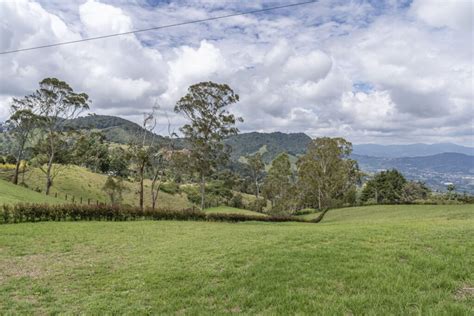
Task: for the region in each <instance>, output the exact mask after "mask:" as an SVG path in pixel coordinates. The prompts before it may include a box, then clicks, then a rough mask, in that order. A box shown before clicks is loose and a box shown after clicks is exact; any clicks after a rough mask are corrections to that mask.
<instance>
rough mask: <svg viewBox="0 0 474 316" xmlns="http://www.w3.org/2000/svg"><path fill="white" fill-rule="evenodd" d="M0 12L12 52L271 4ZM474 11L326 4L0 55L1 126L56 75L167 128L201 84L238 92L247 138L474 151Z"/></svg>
mask: <svg viewBox="0 0 474 316" xmlns="http://www.w3.org/2000/svg"><path fill="white" fill-rule="evenodd" d="M38 1H40V2H36V1H34V0H18V1H3V2H0V17H1V22H0V48H1V50H2V51H5V50H11V49H17V48H22V47H30V46H36V45H42V44H44V43H54V42H60V41H67V40H75V39H80V38H84V37H93V36H100V35H106V34H111V33H117V32H127V31H130V30H133V29H137V28H146V27H150V26H156V25H165V24H169V23H176V22H181V21H188V20H191V19H203V18H207V17H212V16H216V15H222V14H229V13H233V12H235V11H243V10H251V9H256V8H262V7H265V6H268V4H267V3H266V2H260V1H255V2H248V3H247V2H230V3H229V2H225V5H224V3H223V2H221V1H199V2H196V1H182V2H179V3H175V2H171V3H167V2H163V3H159V4H158V5H156V6H152V5H150V3H148V2H147V1H134V2H116V1H108V0H87V1H85V2H82V3H76V2H67V3H65V2H63V1H56V0H54V1H42V0H38ZM472 12H473V11H472V3H471V2H470V1H438V0H431V1H427V0H415V1H413V2H412V3H411V4H409V5H407V4H406V3H404V2H397V1H386V2H383V3H374V2H369V1H358V2H352V1H351V2H347V1H329V0H322V1H320V2H317V3H315V4H311V5H307V6H302V7H294V8H291V9H287V10H279V11H274V12H271V13H266V14H259V15H249V16H241V17H234V18H230V19H224V20H216V21H213V22H210V23H200V24H193V25H189V26H185V27H184V26H183V27H176V28H173V29H167V30H163V31H159V32H148V33H141V34H137V35H126V36H123V37H117V38H109V39H104V40H100V41H91V42H85V43H82V44H77V45H67V46H62V47H57V48H51V49H45V50H37V51H31V52H24V53H18V54H13V55H3V56H0V67H1V74H0V119H5V118H6V116H7V115H8V103H9V100H10V98H11V97H12V96H21V95H25V94H27V93H30V92H32V91H33V90H34V89H35V88H36V86H37V83H38V81H40V80H41V79H42V78H44V77H49V76H56V77H58V78H61V79H63V80H66V81H67V82H69V83H70V84H71V85H72V86H73V87H74V88H75V89H76V90H78V91H85V92H87V93H88V94H90V96H91V98H92V101H93V105H92V110H93V111H95V112H97V113H104V114H112V115H120V116H122V117H125V118H129V119H132V120H139V119H140V117H141V113H142V112H144V111H147V110H149V109H150V108H151V106H152V105H153V104H156V103H159V104H160V105H161V114H162V115H163V117H162V122H163V123H166V121H167V120H168V119H171V121H172V122H173V123H174V124H175V125H179V124H181V123H182V120H181V118H180V117H179V116H176V115H175V114H174V113H173V111H172V108H173V106H174V104H175V102H176V101H177V100H178V99H179V98H180V97H181V96H182V95H183V94H184V93H185V92H186V89H187V87H188V86H189V85H191V84H193V83H196V82H199V81H207V80H213V81H217V82H226V83H229V84H230V86H231V87H232V88H233V89H234V90H235V91H236V92H237V93H239V95H240V97H241V102H239V104H237V105H236V106H235V107H234V109H233V111H234V112H236V113H237V114H238V115H241V116H243V117H244V118H245V123H244V124H243V125H241V126H240V128H241V130H243V131H251V130H259V131H275V130H281V131H285V132H296V131H302V132H306V133H309V134H310V135H312V136H321V135H330V136H336V135H339V136H344V137H347V138H348V139H349V140H351V141H354V142H367V141H370V142H419V141H431V142H433V141H454V142H459V143H466V144H472V134H473V133H472V124H473V120H472V114H471V112H472V107H473V101H472V100H473V99H474V96H473V88H472V87H473V86H472V78H473V77H472V56H473V46H472Z"/></svg>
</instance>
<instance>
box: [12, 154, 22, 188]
mask: <svg viewBox="0 0 474 316" xmlns="http://www.w3.org/2000/svg"><path fill="white" fill-rule="evenodd" d="M19 173H20V158H17V161H16V165H15V174H14V175H13V184H18V174H19Z"/></svg>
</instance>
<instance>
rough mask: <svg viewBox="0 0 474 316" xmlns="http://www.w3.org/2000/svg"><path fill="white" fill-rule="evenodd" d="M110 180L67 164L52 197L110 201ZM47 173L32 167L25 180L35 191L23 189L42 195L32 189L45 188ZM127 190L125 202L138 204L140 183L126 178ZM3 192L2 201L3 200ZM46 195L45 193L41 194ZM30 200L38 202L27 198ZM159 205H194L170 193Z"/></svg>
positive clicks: (174, 206)
mask: <svg viewBox="0 0 474 316" xmlns="http://www.w3.org/2000/svg"><path fill="white" fill-rule="evenodd" d="M106 179H107V176H106V175H104V174H99V173H94V172H91V171H89V170H88V169H86V168H82V167H78V166H73V165H71V166H67V167H65V168H64V170H63V171H62V173H61V176H58V177H57V178H56V179H55V181H54V184H53V187H52V188H51V194H50V195H51V196H54V195H55V194H56V193H58V195H59V196H58V198H59V199H60V200H61V202H62V203H64V201H65V195H66V194H67V195H68V201H71V199H72V196H74V197H75V201H76V202H78V201H80V198H81V197H82V199H83V203H87V201H88V199H90V200H91V203H96V201H99V202H101V203H108V202H109V199H108V197H107V195H106V194H105V192H104V191H103V190H102V187H103V185H104V183H105V181H106ZM44 181H45V180H44V175H43V173H42V172H41V171H40V170H39V169H35V168H31V169H30V171H28V172H27V174H26V175H25V183H26V184H27V185H28V187H29V188H30V189H32V190H28V189H24V190H26V191H27V192H31V193H34V194H35V195H41V194H39V193H36V192H33V190H42V189H43V188H44ZM124 185H125V187H126V190H125V191H124V192H123V203H124V204H130V205H137V203H138V202H137V201H138V197H137V184H136V183H132V182H129V181H124ZM145 190H146V191H147V192H148V190H150V182H149V181H146V182H145ZM1 196H2V195H1V193H0V203H1V201H2V200H1V199H2V197H1ZM41 196H44V195H41ZM145 198H146V199H145V204H146V205H151V201H150V197H149V194H147V195H145ZM28 201H29V202H35V201H33V200H31V201H30V200H28ZM158 207H161V208H168V209H185V208H188V207H191V204H190V203H189V202H188V199H187V197H186V196H185V195H184V194H174V195H172V194H168V193H166V192H160V193H159V196H158Z"/></svg>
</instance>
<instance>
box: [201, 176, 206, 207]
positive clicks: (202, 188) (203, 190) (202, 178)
mask: <svg viewBox="0 0 474 316" xmlns="http://www.w3.org/2000/svg"><path fill="white" fill-rule="evenodd" d="M205 191H206V182H205V181H204V174H202V173H201V211H203V210H204V195H205Z"/></svg>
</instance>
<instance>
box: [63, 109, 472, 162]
mask: <svg viewBox="0 0 474 316" xmlns="http://www.w3.org/2000/svg"><path fill="white" fill-rule="evenodd" d="M68 125H70V126H72V127H75V128H79V129H97V130H100V131H102V132H103V133H104V134H105V136H106V138H107V140H108V141H111V142H115V143H120V144H127V143H129V142H130V140H131V139H133V138H134V137H136V135H138V134H140V131H141V130H142V127H141V126H140V125H138V124H136V123H134V122H131V121H129V120H126V119H123V118H120V117H117V116H109V115H88V116H84V117H79V118H76V119H74V120H71V121H70V122H69V123H68ZM150 136H151V133H150ZM158 137H160V138H161V136H158ZM310 142H311V137H309V136H308V135H306V134H304V133H289V134H288V133H282V132H273V133H259V132H250V133H241V134H239V135H236V136H232V137H230V138H229V139H227V141H226V143H227V144H229V145H230V146H231V147H232V148H233V153H232V157H233V158H235V159H238V158H239V157H241V156H245V155H248V154H253V153H255V152H257V151H261V152H262V154H263V156H264V159H265V160H266V161H271V160H272V159H273V158H275V156H276V155H278V154H279V153H281V152H287V153H289V154H290V155H294V156H297V155H301V154H303V153H304V152H305V151H306V148H307V146H308V144H309V143H310ZM262 147H264V148H262ZM447 152H452V153H460V154H466V155H474V147H467V146H461V145H456V144H452V143H439V144H421V143H420V144H409V145H380V144H355V145H353V154H355V155H360V156H371V157H383V158H398V157H422V156H431V155H437V154H442V153H447Z"/></svg>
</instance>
